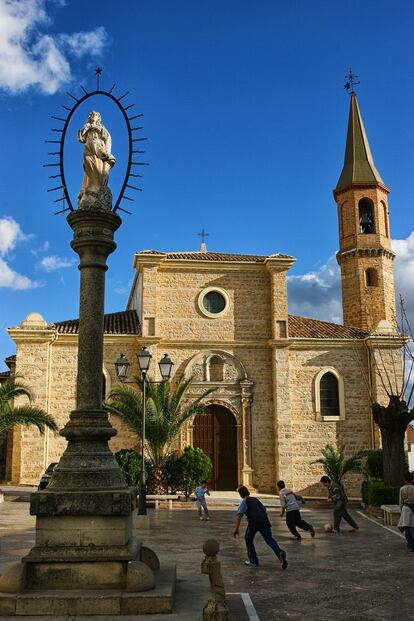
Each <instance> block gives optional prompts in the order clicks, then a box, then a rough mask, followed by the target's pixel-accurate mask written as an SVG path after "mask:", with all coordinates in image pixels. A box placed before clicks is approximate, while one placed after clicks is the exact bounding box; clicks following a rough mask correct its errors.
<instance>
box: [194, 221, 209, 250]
mask: <svg viewBox="0 0 414 621" xmlns="http://www.w3.org/2000/svg"><path fill="white" fill-rule="evenodd" d="M197 235H199V236H200V237H201V246H200V252H207V246H206V242H205V239H206V237H208V233H206V232H205V230H204V227H203V228H202V229H201V233H197Z"/></svg>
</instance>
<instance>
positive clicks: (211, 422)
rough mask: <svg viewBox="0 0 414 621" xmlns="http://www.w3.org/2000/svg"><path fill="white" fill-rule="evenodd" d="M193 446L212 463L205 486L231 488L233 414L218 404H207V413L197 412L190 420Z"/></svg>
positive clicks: (235, 481)
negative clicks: (207, 482) (209, 476)
mask: <svg viewBox="0 0 414 621" xmlns="http://www.w3.org/2000/svg"><path fill="white" fill-rule="evenodd" d="M193 446H194V447H197V448H201V449H202V450H203V451H204V452H205V453H206V455H208V456H209V457H210V459H211V462H212V464H213V471H212V474H211V479H210V481H209V487H210V489H213V490H227V491H229V490H232V491H233V490H235V489H236V488H237V485H238V476H237V431H236V422H235V420H234V416H233V414H232V413H231V412H230V411H229V410H228V409H227V408H225V407H223V406H221V405H209V406H208V408H207V414H197V416H196V417H195V418H194V423H193Z"/></svg>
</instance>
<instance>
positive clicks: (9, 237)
mask: <svg viewBox="0 0 414 621" xmlns="http://www.w3.org/2000/svg"><path fill="white" fill-rule="evenodd" d="M26 239H28V236H27V235H25V234H24V233H23V231H22V229H21V228H20V224H18V222H16V220H14V219H13V218H10V217H8V216H5V217H3V218H0V256H2V257H4V256H5V255H6V254H7V253H8V252H10V250H13V248H14V247H15V246H16V244H17V242H19V241H24V240H26Z"/></svg>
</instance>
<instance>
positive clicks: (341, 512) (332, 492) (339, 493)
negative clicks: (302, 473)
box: [321, 475, 359, 533]
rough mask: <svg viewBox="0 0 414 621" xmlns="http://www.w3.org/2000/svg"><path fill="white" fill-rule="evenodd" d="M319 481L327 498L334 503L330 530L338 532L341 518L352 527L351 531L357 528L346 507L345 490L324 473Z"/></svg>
mask: <svg viewBox="0 0 414 621" xmlns="http://www.w3.org/2000/svg"><path fill="white" fill-rule="evenodd" d="M321 483H322V485H324V486H325V487H326V488H327V490H328V492H329V498H330V500H331V501H332V502H333V503H334V512H333V513H334V525H333V528H332V530H331V532H332V533H339V526H340V524H341V520H342V518H343V519H344V520H345V522H348V524H349V525H350V526H351V527H352V532H354V531H356V530H358V529H359V526H358V524H357V523H356V522H355V520H353V519H352V517H351V516H350V515H349V513H348V510H347V508H346V505H347V502H348V497H347V495H346V494H345V490H344V488H343V487H342V485H340V484H339V483H334V482H333V481H331V479H330V478H329V477H327V476H326V475H324V476H323V477H322V478H321Z"/></svg>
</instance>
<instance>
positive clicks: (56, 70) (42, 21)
mask: <svg viewBox="0 0 414 621" xmlns="http://www.w3.org/2000/svg"><path fill="white" fill-rule="evenodd" d="M46 2H47V0H0V88H1V89H3V90H5V91H7V92H9V93H11V94H18V93H21V92H23V91H25V90H27V89H28V88H30V87H37V88H39V89H40V90H41V92H43V93H45V94H49V95H50V94H53V93H55V92H56V91H57V90H58V89H59V88H60V86H61V85H62V84H64V83H66V82H68V81H69V79H70V77H71V69H70V64H69V60H68V58H67V55H69V56H70V55H73V56H75V58H77V59H79V58H81V57H82V56H84V55H86V54H88V55H89V56H96V55H100V54H101V53H102V51H103V48H104V45H105V43H106V39H107V36H106V31H105V29H104V28H103V27H98V28H96V29H95V30H92V31H88V32H77V33H72V34H64V35H51V34H42V33H41V32H40V28H41V27H45V26H48V25H49V24H50V19H49V17H48V15H47V13H46Z"/></svg>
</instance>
